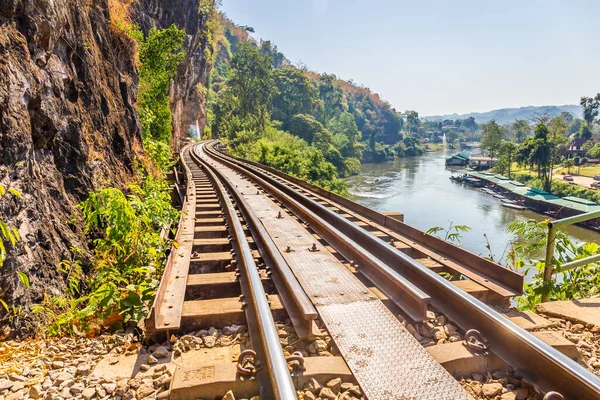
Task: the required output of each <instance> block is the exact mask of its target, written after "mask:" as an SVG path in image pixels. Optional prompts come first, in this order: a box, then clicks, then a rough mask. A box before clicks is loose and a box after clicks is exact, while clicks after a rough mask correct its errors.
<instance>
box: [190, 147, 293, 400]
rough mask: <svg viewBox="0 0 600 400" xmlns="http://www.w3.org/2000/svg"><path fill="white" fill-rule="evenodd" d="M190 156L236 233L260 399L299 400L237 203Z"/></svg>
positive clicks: (208, 169) (209, 169) (211, 173)
mask: <svg viewBox="0 0 600 400" xmlns="http://www.w3.org/2000/svg"><path fill="white" fill-rule="evenodd" d="M190 153H191V154H192V158H193V159H194V161H195V162H197V163H199V165H202V166H203V167H204V169H205V171H206V173H207V175H208V176H209V178H210V180H211V181H212V183H213V185H214V187H215V189H216V192H217V195H218V196H219V198H220V200H221V204H222V206H223V209H224V210H223V211H224V214H225V217H226V220H227V222H228V225H229V227H230V228H231V232H232V233H233V235H232V239H233V242H232V244H233V247H234V250H235V254H236V256H237V258H238V260H239V261H238V262H237V268H239V271H240V283H241V285H242V293H243V301H244V302H243V303H242V304H244V303H245V304H246V306H245V312H246V315H247V324H248V329H249V332H250V337H251V340H252V345H253V348H254V351H256V353H257V355H258V360H259V361H260V362H261V365H260V366H259V368H258V369H259V370H258V377H259V390H260V396H261V398H264V399H276V400H292V399H296V398H297V396H296V390H295V388H294V384H293V382H292V378H291V376H290V374H289V372H288V365H287V361H286V359H285V357H284V354H283V350H282V348H281V344H280V342H279V336H278V334H277V329H276V328H275V321H274V320H273V315H272V314H271V308H270V306H269V303H268V301H267V295H266V293H265V291H264V288H263V285H262V282H261V278H260V274H259V273H258V268H257V266H256V263H255V261H254V257H253V256H252V250H251V249H250V246H249V244H248V241H247V239H246V234H245V233H244V228H243V226H242V223H241V222H240V220H239V217H238V215H237V213H236V211H235V208H234V205H233V202H232V201H231V199H230V198H229V196H228V194H227V191H226V189H225V187H224V186H223V184H222V182H221V180H220V179H219V177H218V176H217V175H216V173H215V172H214V170H213V168H212V167H211V166H210V165H209V164H208V163H205V162H204V161H203V160H200V159H198V157H197V156H195V154H194V152H193V151H192V152H190Z"/></svg>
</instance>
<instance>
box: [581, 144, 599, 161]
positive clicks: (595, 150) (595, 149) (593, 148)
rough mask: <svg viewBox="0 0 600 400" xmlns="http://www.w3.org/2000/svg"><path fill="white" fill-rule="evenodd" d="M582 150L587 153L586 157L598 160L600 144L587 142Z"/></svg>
mask: <svg viewBox="0 0 600 400" xmlns="http://www.w3.org/2000/svg"><path fill="white" fill-rule="evenodd" d="M583 148H584V149H585V150H586V151H587V154H588V156H590V157H592V158H600V142H594V141H592V140H589V141H588V142H587V143H586V144H585V145H583Z"/></svg>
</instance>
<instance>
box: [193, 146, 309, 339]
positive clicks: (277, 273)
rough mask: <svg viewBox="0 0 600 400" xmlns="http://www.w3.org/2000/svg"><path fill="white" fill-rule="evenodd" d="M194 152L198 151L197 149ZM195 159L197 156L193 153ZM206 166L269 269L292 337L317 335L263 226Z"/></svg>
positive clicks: (302, 294) (238, 194) (297, 285)
mask: <svg viewBox="0 0 600 400" xmlns="http://www.w3.org/2000/svg"><path fill="white" fill-rule="evenodd" d="M196 148H199V146H198V147H196ZM196 156H198V154H197V153H196ZM207 165H208V167H209V168H211V169H212V170H213V172H215V174H217V175H218V176H219V177H220V179H221V182H222V183H223V184H224V185H225V187H226V188H227V190H228V191H229V193H230V194H231V195H232V196H233V198H234V200H235V202H236V204H237V206H238V209H239V210H240V212H241V213H242V216H243V217H244V221H246V224H247V225H248V227H249V228H250V231H251V232H252V237H253V238H254V242H255V243H256V245H257V247H258V250H259V252H260V254H261V256H262V258H263V260H264V261H265V263H266V265H267V266H268V268H269V273H271V272H272V274H271V278H272V279H273V282H274V283H275V287H276V288H277V292H278V294H279V297H280V298H281V301H282V303H283V305H284V307H285V309H286V312H287V314H288V316H289V317H290V319H291V321H292V324H293V325H294V328H295V329H296V333H297V334H298V336H299V337H312V336H314V335H317V334H319V331H318V329H317V327H316V325H315V323H314V321H315V320H316V319H317V317H318V316H319V314H318V313H317V310H316V308H315V306H314V305H313V303H312V301H311V300H310V298H309V297H308V296H307V295H306V293H305V292H304V289H302V286H301V285H300V283H299V282H298V279H296V277H295V276H294V273H293V272H292V270H291V269H290V266H289V265H288V263H287V262H286V261H285V259H284V258H283V256H282V255H281V253H280V252H279V250H278V249H277V246H276V245H275V242H274V241H273V239H272V238H271V236H270V235H269V234H268V233H267V230H266V229H265V227H264V225H263V224H262V222H260V219H259V218H258V216H257V215H256V213H255V212H254V210H253V209H252V208H251V207H250V205H249V204H248V201H247V200H246V199H245V198H244V197H243V196H242V195H241V192H240V191H239V190H237V189H236V188H235V185H233V184H232V183H231V182H230V181H229V179H227V178H225V177H224V176H223V174H222V173H220V172H219V171H218V170H217V169H216V168H213V167H212V165H210V163H207Z"/></svg>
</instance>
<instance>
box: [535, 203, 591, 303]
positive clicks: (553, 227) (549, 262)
mask: <svg viewBox="0 0 600 400" xmlns="http://www.w3.org/2000/svg"><path fill="white" fill-rule="evenodd" d="M595 218H600V211H594V212H589V213H585V214H580V215H575V216H574V217H568V218H563V219H558V220H555V221H550V222H548V242H547V244H546V263H545V266H544V282H550V281H551V280H552V275H553V274H554V273H555V271H554V267H553V260H554V248H555V240H556V231H557V229H558V228H559V227H561V226H568V225H573V224H577V223H579V222H584V221H589V220H591V219H595ZM597 261H600V254H595V255H593V256H590V257H586V258H582V259H579V260H575V261H571V262H568V263H564V264H562V265H561V266H560V271H558V272H566V271H570V270H572V269H575V268H579V267H582V266H584V265H588V264H591V263H593V262H597ZM549 300H550V294H545V295H543V296H542V301H543V302H547V301H549Z"/></svg>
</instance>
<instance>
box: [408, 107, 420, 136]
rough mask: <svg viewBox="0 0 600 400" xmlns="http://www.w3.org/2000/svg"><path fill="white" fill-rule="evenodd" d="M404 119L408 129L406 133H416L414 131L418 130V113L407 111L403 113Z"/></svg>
mask: <svg viewBox="0 0 600 400" xmlns="http://www.w3.org/2000/svg"><path fill="white" fill-rule="evenodd" d="M404 117H405V118H406V127H407V128H408V133H412V132H416V130H417V129H418V128H419V113H417V112H416V111H411V110H408V111H406V112H405V113H404Z"/></svg>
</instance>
